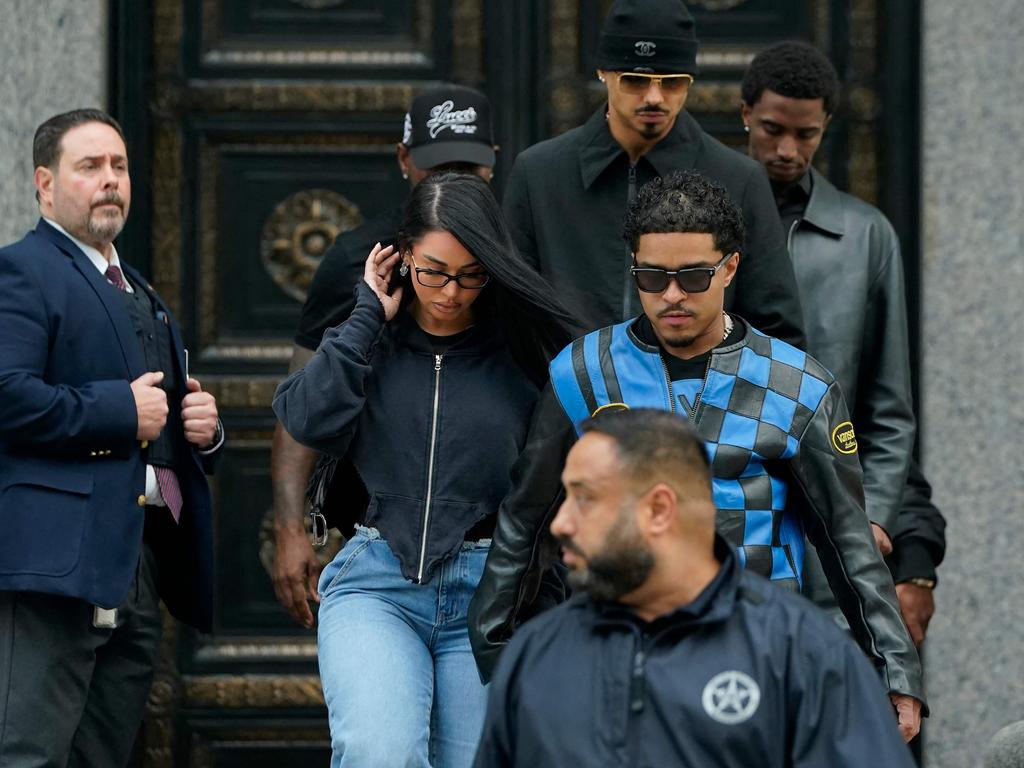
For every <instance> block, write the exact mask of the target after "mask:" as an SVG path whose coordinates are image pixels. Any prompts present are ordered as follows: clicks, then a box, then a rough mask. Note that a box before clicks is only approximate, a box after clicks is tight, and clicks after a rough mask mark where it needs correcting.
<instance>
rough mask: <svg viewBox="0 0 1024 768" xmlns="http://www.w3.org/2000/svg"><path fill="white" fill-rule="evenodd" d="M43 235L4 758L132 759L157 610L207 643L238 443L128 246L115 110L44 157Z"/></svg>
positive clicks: (14, 358)
mask: <svg viewBox="0 0 1024 768" xmlns="http://www.w3.org/2000/svg"><path fill="white" fill-rule="evenodd" d="M32 155H33V165H34V166H35V187H36V197H37V199H38V201H39V211H40V214H41V216H42V218H41V219H40V221H39V223H38V224H37V225H36V228H35V230H33V231H32V232H29V233H28V234H27V235H26V236H25V237H24V238H23V239H22V240H20V241H19V242H17V243H14V244H13V245H9V246H7V247H6V248H3V249H0V765H2V766H8V765H10V766H66V765H72V766H79V765H81V766H119V765H125V763H126V762H127V761H128V758H129V756H130V754H131V749H132V745H133V743H134V741H135V735H136V732H137V730H138V726H139V723H140V722H141V720H142V714H143V710H144V706H145V703H146V697H147V695H148V693H149V687H150V682H151V681H152V677H153V666H154V660H155V657H156V653H157V649H158V647H159V644H160V630H161V615H160V606H159V601H160V599H163V601H164V603H165V604H166V605H167V608H168V609H169V610H170V612H171V613H172V614H173V615H174V616H176V617H177V618H179V619H181V620H182V621H185V622H187V623H189V624H191V625H193V626H195V627H197V628H199V629H201V630H204V631H207V632H208V631H210V628H211V624H212V613H213V573H212V570H213V567H212V561H213V531H212V520H211V508H210V489H209V486H208V485H207V482H206V477H205V473H206V472H208V471H211V470H212V464H213V461H214V459H215V458H216V455H217V453H218V452H219V451H220V449H221V447H222V445H223V442H224V433H223V428H222V426H221V424H220V420H219V419H218V417H217V404H216V402H215V401H214V398H213V396H212V395H211V394H209V393H208V392H203V391H202V388H201V387H200V385H199V382H198V381H196V380H195V379H193V378H190V377H189V376H188V367H187V365H186V363H185V354H184V349H183V347H182V342H181V336H180V334H179V332H178V328H177V325H176V324H175V323H174V321H173V319H171V316H170V312H169V310H168V308H167V306H166V305H165V304H164V303H163V301H161V299H160V297H159V296H157V294H156V293H155V292H154V291H153V288H152V286H150V285H149V283H148V282H146V280H145V279H144V278H143V277H142V276H141V275H140V274H139V273H138V272H136V271H135V270H134V269H132V268H131V267H129V266H128V265H126V264H125V263H124V262H123V261H121V260H120V258H119V254H118V252H117V249H116V248H115V247H114V244H113V241H114V238H115V237H117V235H118V234H119V233H120V231H121V229H122V227H123V226H124V222H125V217H127V215H128V209H129V205H130V203H131V181H130V179H129V175H128V158H127V150H126V149H125V142H124V135H123V133H122V132H121V128H120V126H119V125H118V124H117V122H116V121H114V119H113V118H111V117H110V116H109V115H107V114H105V113H104V112H101V111H99V110H94V109H80V110H74V111H72V112H66V113H64V114H61V115H56V116H54V117H52V118H50V119H49V120H47V121H46V122H44V123H43V124H42V125H40V126H39V128H38V129H37V131H36V135H35V139H34V141H33V147H32Z"/></svg>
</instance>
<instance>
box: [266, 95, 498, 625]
mask: <svg viewBox="0 0 1024 768" xmlns="http://www.w3.org/2000/svg"><path fill="white" fill-rule="evenodd" d="M494 151H495V146H494V136H493V131H492V129H491V104H490V102H489V101H488V100H487V97H486V96H485V95H484V94H482V93H480V92H479V91H477V90H474V89H473V88H466V87H463V86H458V85H444V86H440V87H438V88H433V89H431V90H429V91H424V92H422V93H420V94H419V95H418V96H416V98H415V99H413V102H412V106H411V108H410V109H409V111H408V112H407V113H406V115H405V124H404V128H403V132H402V141H401V142H399V144H398V145H397V154H398V166H399V168H401V170H402V178H403V179H408V180H409V186H410V189H411V188H412V187H415V186H416V185H417V184H419V183H420V182H421V181H422V180H423V179H425V178H426V177H427V176H428V175H430V174H431V173H437V172H441V171H457V172H462V173H474V174H476V175H477V176H479V177H480V178H482V179H484V180H486V181H490V179H491V174H492V169H493V167H494V160H495V155H494ZM401 218H402V206H401V205H396V206H394V207H392V208H388V209H386V210H384V211H381V212H380V213H378V214H377V216H375V217H374V218H372V219H370V220H369V221H368V222H366V223H365V224H363V225H362V226H360V227H358V228H357V229H354V230H351V231H350V232H345V233H343V234H342V235H341V236H340V237H339V238H338V240H337V241H336V242H335V244H334V245H333V246H332V247H331V248H330V249H329V250H328V251H327V252H326V253H325V254H324V258H323V261H321V263H320V266H319V268H318V269H317V271H316V275H315V276H314V277H313V283H312V285H311V286H310V289H309V296H308V297H307V299H306V303H305V305H304V306H303V307H302V315H301V318H300V320H299V329H298V332H297V333H296V334H295V344H294V346H293V348H292V359H291V365H290V366H289V368H288V372H289V373H292V372H294V371H297V370H298V369H299V368H301V367H302V366H304V365H305V364H306V363H307V362H308V361H309V359H310V358H311V357H312V356H313V352H315V351H316V348H317V346H319V344H320V338H321V337H322V336H323V333H324V331H325V330H327V329H328V328H333V327H334V326H336V325H338V324H339V323H341V322H342V321H343V320H345V319H346V318H347V317H348V315H349V313H350V312H351V311H352V307H353V305H354V303H355V293H354V289H355V286H356V284H357V283H358V282H359V281H360V280H361V279H362V274H363V266H364V265H365V263H366V255H367V254H368V253H369V252H370V249H371V248H373V246H374V245H376V244H377V243H382V244H385V245H386V244H388V243H390V242H391V241H392V239H393V238H394V236H395V232H396V231H397V229H398V225H399V223H400V221H401ZM316 460H317V453H316V451H313V450H311V449H309V448H307V447H305V446H304V445H300V444H299V443H297V442H295V441H294V440H293V439H292V438H291V436H289V434H288V433H287V432H286V431H285V430H284V429H283V428H282V427H281V425H280V424H279V425H277V427H276V428H275V430H274V442H273V446H272V448H271V459H270V467H271V479H272V482H273V488H274V535H275V540H276V545H277V546H276V552H275V557H274V572H273V580H274V592H275V593H276V595H277V599H278V601H280V603H281V605H282V606H284V607H285V609H286V610H287V611H288V613H290V614H291V616H292V618H294V619H295V620H296V621H297V622H299V623H300V624H302V625H303V626H305V627H311V626H312V625H313V612H312V610H310V606H309V602H308V601H309V600H313V601H319V596H318V595H317V590H316V585H317V580H318V579H319V577H320V568H321V566H320V563H319V561H318V560H317V558H316V555H315V554H314V552H313V547H312V546H311V544H310V542H309V535H308V534H307V533H306V527H305V524H304V516H305V515H304V513H305V490H306V485H307V484H308V482H309V478H310V476H311V475H312V473H313V468H314V466H315V465H316Z"/></svg>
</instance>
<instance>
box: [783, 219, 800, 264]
mask: <svg viewBox="0 0 1024 768" xmlns="http://www.w3.org/2000/svg"><path fill="white" fill-rule="evenodd" d="M801 221H802V219H797V220H796V221H794V222H793V223H792V224H790V225H789V234H787V235H786V250H787V251H789V258H791V259H792V258H793V233H794V232H796V228H797V227H799V226H800V222H801Z"/></svg>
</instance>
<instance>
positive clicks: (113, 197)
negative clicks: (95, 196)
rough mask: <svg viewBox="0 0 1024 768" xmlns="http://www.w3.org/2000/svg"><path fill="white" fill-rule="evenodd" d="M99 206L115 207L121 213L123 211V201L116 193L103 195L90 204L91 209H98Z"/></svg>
mask: <svg viewBox="0 0 1024 768" xmlns="http://www.w3.org/2000/svg"><path fill="white" fill-rule="evenodd" d="M101 205H116V206H117V207H118V208H120V209H121V210H122V211H123V210H124V200H123V199H122V198H121V196H120V195H119V194H117V192H111V193H109V194H106V195H104V196H103V197H102V198H100V199H99V200H97V201H96V202H95V203H93V204H92V208H99V207H100V206H101Z"/></svg>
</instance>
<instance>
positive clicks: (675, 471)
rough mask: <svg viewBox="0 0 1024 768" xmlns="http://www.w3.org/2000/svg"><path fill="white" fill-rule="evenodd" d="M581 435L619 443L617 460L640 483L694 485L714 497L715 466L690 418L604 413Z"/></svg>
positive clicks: (636, 411)
mask: <svg viewBox="0 0 1024 768" xmlns="http://www.w3.org/2000/svg"><path fill="white" fill-rule="evenodd" d="M580 429H581V431H582V432H583V434H587V433H597V434H600V435H607V436H608V437H610V438H612V439H613V440H614V441H615V445H616V448H617V450H618V456H619V461H620V462H621V463H622V466H623V469H624V470H625V471H626V474H627V475H628V477H629V479H630V480H631V481H633V483H635V484H637V485H654V484H655V483H659V482H664V483H668V484H669V485H672V486H673V487H675V488H677V489H678V488H679V487H680V486H681V485H685V486H686V487H688V488H691V489H692V488H693V487H694V484H696V486H697V487H699V488H700V489H701V490H702V492H703V491H704V490H706V491H707V494H708V500H710V499H711V463H710V461H709V460H708V454H707V450H706V449H705V447H704V442H703V441H702V440H701V438H700V437H699V436H698V435H697V431H696V430H695V429H694V428H693V426H692V425H691V424H690V422H688V421H687V420H686V419H684V418H682V417H681V416H679V415H677V414H674V413H670V412H668V411H659V410H657V409H655V408H633V409H629V408H618V409H615V410H611V409H609V410H605V411H601V412H600V413H598V414H597V415H596V416H592V417H591V418H589V419H587V420H586V421H584V422H583V423H582V424H581V425H580Z"/></svg>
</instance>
